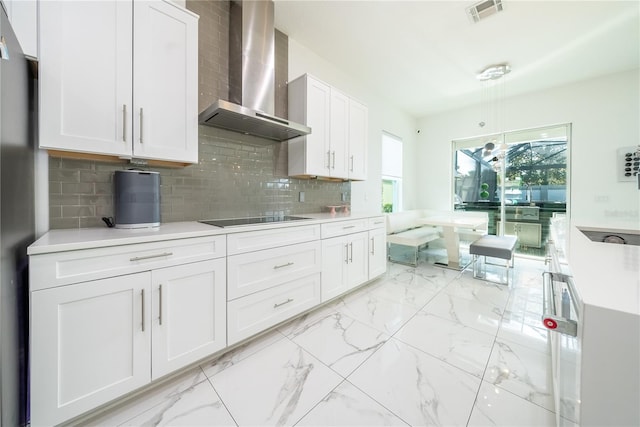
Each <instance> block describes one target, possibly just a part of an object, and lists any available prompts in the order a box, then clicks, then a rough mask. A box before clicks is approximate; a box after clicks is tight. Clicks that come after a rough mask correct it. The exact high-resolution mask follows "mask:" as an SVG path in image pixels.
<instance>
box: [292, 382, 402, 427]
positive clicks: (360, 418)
mask: <svg viewBox="0 0 640 427" xmlns="http://www.w3.org/2000/svg"><path fill="white" fill-rule="evenodd" d="M298 426H299V427H318V426H345V427H347V426H353V427H356V426H362V427H369V426H371V427H373V426H402V427H406V426H408V424H407V423H405V422H404V421H402V420H401V419H400V418H398V417H397V416H395V415H394V414H393V413H392V412H390V411H389V410H387V409H386V408H384V407H383V406H382V405H380V404H379V403H378V402H376V401H375V400H373V399H372V398H370V397H369V396H367V395H366V394H364V393H363V392H362V391H360V390H358V389H357V388H356V387H354V386H353V385H352V384H351V383H349V382H348V381H345V382H343V383H342V384H340V385H339V386H338V387H336V388H335V389H334V390H333V391H332V392H331V393H329V394H328V395H327V396H326V397H325V398H324V399H322V400H321V401H320V403H318V405H316V407H315V408H313V409H312V410H311V412H309V413H308V414H307V415H305V417H304V418H302V420H300V422H299V423H298V424H296V427H298Z"/></svg>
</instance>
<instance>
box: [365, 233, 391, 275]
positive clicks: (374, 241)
mask: <svg viewBox="0 0 640 427" xmlns="http://www.w3.org/2000/svg"><path fill="white" fill-rule="evenodd" d="M386 250H387V234H386V230H385V229H384V228H378V229H375V230H371V231H369V280H371V279H373V278H374V277H378V276H380V275H381V274H384V273H385V272H386V271H387V254H386Z"/></svg>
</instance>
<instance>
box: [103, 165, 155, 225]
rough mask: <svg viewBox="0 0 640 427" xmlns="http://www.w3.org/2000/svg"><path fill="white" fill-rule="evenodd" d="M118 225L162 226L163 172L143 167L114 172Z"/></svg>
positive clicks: (116, 219) (116, 221) (116, 220)
mask: <svg viewBox="0 0 640 427" xmlns="http://www.w3.org/2000/svg"><path fill="white" fill-rule="evenodd" d="M113 181H114V185H115V193H114V194H115V217H116V218H115V223H116V228H145V227H158V226H159V225H160V174H159V173H158V172H151V171H141V170H133V169H132V170H119V171H116V172H115V173H114V176H113Z"/></svg>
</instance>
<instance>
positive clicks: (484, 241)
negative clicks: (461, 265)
mask: <svg viewBox="0 0 640 427" xmlns="http://www.w3.org/2000/svg"><path fill="white" fill-rule="evenodd" d="M517 242H518V238H517V237H516V236H493V235H490V234H488V235H486V236H482V237H481V238H479V239H478V240H476V241H475V242H473V243H471V245H470V246H469V254H471V255H473V277H474V278H476V279H483V280H487V278H486V276H487V272H486V269H487V266H486V264H487V257H490V258H500V259H504V260H505V270H504V271H505V273H504V276H505V279H504V280H502V281H498V282H496V283H501V284H506V285H507V286H508V285H509V268H510V267H511V266H512V264H513V252H514V250H515V248H516V243H517ZM481 256H482V257H483V262H482V265H480V262H479V261H480V260H479V259H478V258H479V257H481ZM490 281H493V280H490Z"/></svg>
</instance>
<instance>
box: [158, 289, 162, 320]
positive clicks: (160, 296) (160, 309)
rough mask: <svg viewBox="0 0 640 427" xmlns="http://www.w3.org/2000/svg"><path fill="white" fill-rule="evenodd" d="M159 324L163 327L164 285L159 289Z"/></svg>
mask: <svg viewBox="0 0 640 427" xmlns="http://www.w3.org/2000/svg"><path fill="white" fill-rule="evenodd" d="M158 293H159V295H158V297H159V298H158V300H159V301H158V322H159V324H160V325H162V285H160V288H158Z"/></svg>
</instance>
